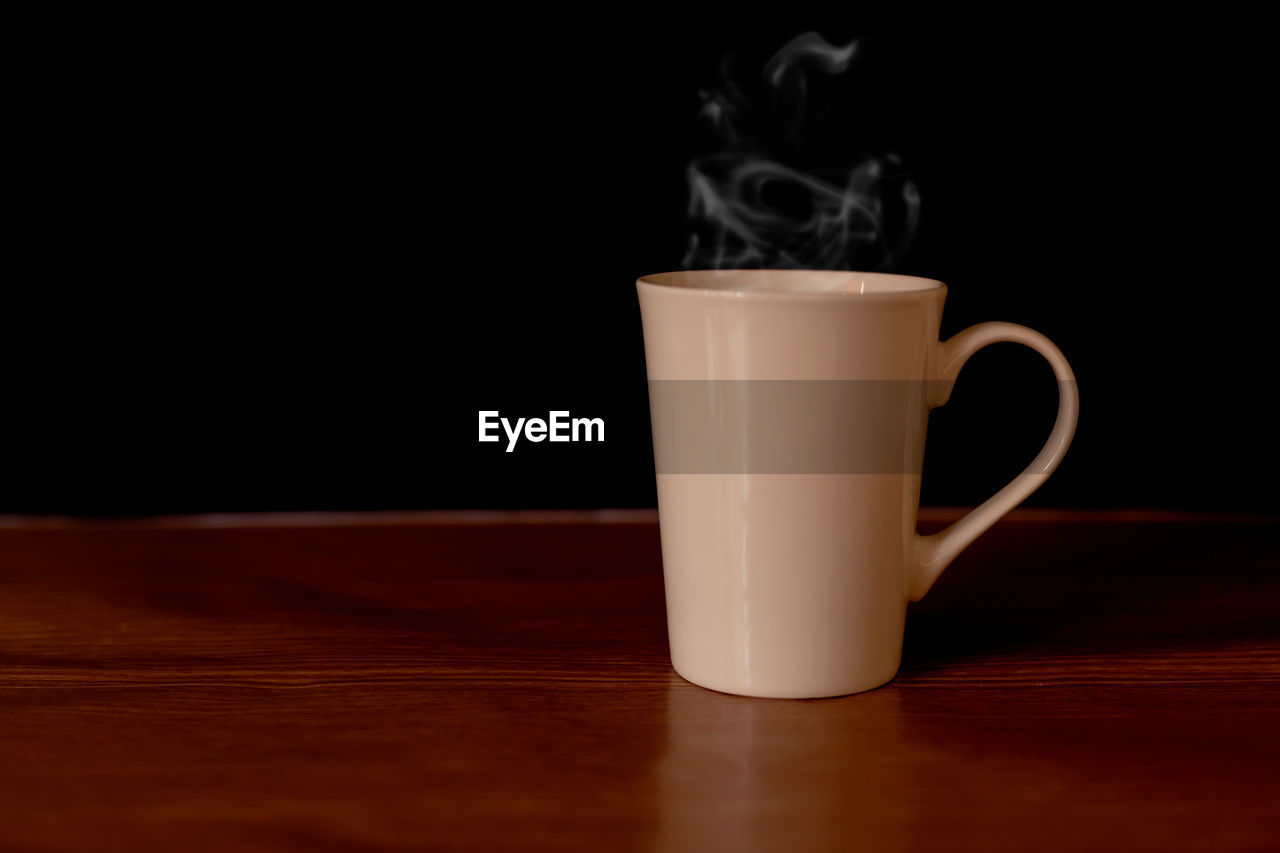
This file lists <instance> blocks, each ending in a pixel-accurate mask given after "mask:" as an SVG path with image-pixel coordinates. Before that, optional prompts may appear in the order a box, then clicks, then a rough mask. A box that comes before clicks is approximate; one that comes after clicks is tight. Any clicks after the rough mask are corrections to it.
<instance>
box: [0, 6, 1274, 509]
mask: <svg viewBox="0 0 1280 853" xmlns="http://www.w3.org/2000/svg"><path fill="white" fill-rule="evenodd" d="M606 12H607V13H606ZM455 13H456V10H455ZM808 29H816V30H818V31H819V32H821V33H822V34H823V35H825V36H826V37H827V38H829V39H830V40H832V41H833V42H840V41H844V40H847V39H850V38H853V37H855V36H862V37H866V38H867V39H868V42H867V44H868V45H869V46H870V47H869V51H870V52H869V54H868V56H869V58H868V61H867V62H866V64H865V65H863V66H858V69H857V70H858V73H859V74H860V75H861V76H860V77H859V78H858V80H857V84H856V85H857V93H858V97H857V98H856V100H855V101H854V102H852V103H850V104H849V105H848V107H847V109H848V110H849V111H850V113H849V114H850V115H853V116H856V121H857V122H858V123H859V125H860V126H861V127H863V128H865V133H866V136H867V138H868V139H869V140H870V141H871V143H873V144H874V145H875V146H877V147H880V148H883V149H888V150H893V151H896V152H897V153H898V154H899V155H900V156H901V157H902V159H903V161H904V162H905V163H906V164H907V166H908V167H909V168H910V170H911V172H912V173H913V174H914V176H915V179H916V182H917V184H918V186H919V188H920V193H921V197H922V214H923V218H922V223H921V231H920V233H919V235H918V238H917V240H916V242H915V244H914V247H913V248H912V249H911V251H910V252H909V253H908V254H907V256H906V257H905V258H903V259H902V261H901V262H900V263H899V264H898V265H897V267H896V271H898V272H904V273H910V274H917V275H925V276H929V277H934V278H939V279H942V280H944V281H946V282H947V283H948V285H949V286H950V296H949V300H948V309H947V313H946V315H945V317H944V328H943V332H944V335H949V334H953V333H954V332H956V331H959V330H960V329H962V328H964V327H966V326H968V325H970V324H972V323H975V322H980V321H984V320H1010V321H1014V322H1019V323H1024V324H1027V325H1029V326H1032V327H1034V328H1036V329H1039V330H1041V331H1043V332H1044V333H1045V334H1047V335H1048V336H1049V337H1050V338H1052V339H1053V340H1054V341H1055V342H1057V343H1058V345H1059V346H1060V347H1061V348H1062V350H1063V351H1064V352H1065V353H1066V355H1067V357H1068V358H1069V359H1070V360H1071V362H1072V364H1073V365H1074V367H1075V370H1076V373H1077V377H1078V380H1079V383H1080V393H1081V400H1082V408H1081V412H1082V413H1081V420H1080V426H1079V431H1078V433H1077V436H1076V440H1075V443H1074V445H1073V447H1072V449H1071V451H1070V453H1069V454H1068V456H1067V458H1066V460H1065V462H1064V463H1063V465H1062V468H1061V469H1060V470H1059V472H1058V473H1057V474H1056V475H1055V477H1054V478H1053V479H1052V480H1051V481H1050V482H1049V483H1048V484H1047V485H1046V486H1045V487H1044V488H1043V489H1042V490H1041V491H1040V492H1039V493H1038V494H1037V495H1036V496H1034V498H1033V499H1032V500H1031V503H1033V504H1039V505H1046V506H1066V507H1099V506H1101V507H1129V506H1156V507H1172V508H1192V509H1210V510H1223V511H1241V510H1245V511H1250V510H1252V511H1274V510H1276V509H1277V508H1280V501H1278V500H1277V498H1276V494H1277V492H1276V488H1275V486H1274V477H1275V474H1276V465H1275V461H1274V427H1273V425H1272V422H1271V417H1270V409H1271V405H1270V401H1271V400H1272V399H1274V397H1275V393H1276V390H1275V382H1274V378H1273V370H1272V366H1273V364H1274V362H1275V359H1276V352H1277V350H1276V343H1275V335H1274V329H1275V314H1274V306H1275V304H1276V300H1275V296H1274V293H1275V289H1276V284H1277V276H1276V273H1275V268H1274V261H1273V259H1272V255H1273V252H1272V246H1273V245H1274V243H1273V241H1274V239H1275V236H1274V235H1275V224H1276V223H1275V217H1274V214H1273V213H1272V212H1271V201H1270V199H1271V198H1273V197H1274V196H1273V190H1274V188H1275V181H1274V172H1275V166H1274V164H1275V153H1274V151H1275V149H1274V147H1273V145H1272V143H1271V140H1270V139H1267V138H1264V137H1263V129H1264V127H1266V126H1267V124H1268V121H1267V120H1268V119H1269V118H1270V117H1271V116H1270V113H1272V112H1273V111H1274V98H1273V91H1272V88H1273V87H1272V85H1271V83H1270V82H1268V81H1271V80H1272V79H1273V74H1274V69H1272V68H1271V63H1270V62H1269V61H1268V60H1267V59H1266V57H1267V54H1268V51H1269V50H1270V48H1271V45H1269V44H1268V43H1267V36H1266V31H1265V29H1264V28H1262V27H1261V26H1260V24H1259V22H1257V21H1250V20H1238V21H1237V20H1228V19H1226V18H1225V17H1219V18H1215V19H1207V18H1204V17H1186V18H1180V19H1163V18H1152V19H1138V18H1133V19H1123V20H1122V19H1118V18H1116V17H1115V16H1114V15H1094V16H1080V17H1076V18H1070V19H1067V18H1061V17H1055V16H1050V15H1047V14H1046V15H1043V16H1042V17H1027V16H1026V15H1025V13H1024V14H1023V15H1021V16H1018V17H1013V18H1003V17H991V18H985V19H978V18H973V17H965V18H960V17H957V16H954V15H953V16H950V17H948V18H945V19H939V18H925V17H922V16H920V17H908V16H900V15H899V16H894V15H887V14H874V13H869V12H866V11H860V10H857V9H850V10H847V11H841V12H838V13H833V12H831V11H827V12H825V13H822V14H816V15H814V14H808V13H806V12H804V11H802V10H799V9H797V7H796V6H794V4H789V5H788V7H787V10H786V11H780V12H778V13H777V14H776V15H772V16H769V17H759V16H758V13H757V16H755V17H744V15H743V13H742V12H737V13H732V12H729V13H725V14H715V13H710V12H708V13H706V14H705V16H704V17H702V18H698V19H693V18H691V16H690V13H689V12H688V11H687V10H682V11H680V12H678V13H676V12H673V13H670V14H668V13H662V12H658V11H655V10H653V9H650V8H641V7H609V8H608V9H607V10H606V9H605V8H604V7H600V8H598V9H596V10H595V11H594V12H590V11H588V12H580V13H572V14H570V13H559V14H558V15H552V14H545V13H541V12H539V13H537V14H534V13H531V12H525V13H520V15H519V16H518V17H516V16H513V15H512V14H511V13H508V12H506V11H500V10H498V9H497V8H496V7H495V8H492V9H490V8H477V9H476V10H475V11H474V13H473V14H472V15H471V17H470V19H469V20H464V19H462V18H453V19H451V20H449V21H448V22H445V20H444V19H443V18H442V19H439V20H430V19H423V20H391V19H385V20H374V19H371V18H366V19H361V20H352V19H349V18H346V17H335V18H328V19H323V20H322V19H318V18H316V17H315V16H314V13H310V12H308V13H307V15H306V16H303V17H298V18H289V19H283V20H265V19H262V18H261V17H254V18H245V19H233V18H225V17H224V18H216V19H215V18H208V19H199V20H196V19H184V20H177V19H155V18H147V19H139V20H125V19H121V18H118V17H109V18H98V19H86V18H75V19H67V20H59V21H53V22H42V23H41V24H40V25H33V26H32V28H31V30H30V32H28V33H26V34H25V36H24V38H25V40H26V42H27V51H26V53H25V55H24V59H23V60H22V61H21V62H19V72H18V74H17V76H16V77H15V79H14V84H15V85H14V89H15V92H16V100H15V101H14V102H13V103H11V105H10V110H9V112H10V121H9V123H8V124H9V131H8V134H9V136H10V141H11V142H12V143H15V147H16V148H18V149H19V150H20V151H21V154H20V155H19V156H15V157H11V158H10V178H11V181H10V183H11V185H12V194H11V197H10V198H11V204H10V207H11V210H12V211H13V212H14V213H15V216H14V219H15V221H14V222H13V224H12V225H11V227H10V229H9V232H10V233H9V237H10V240H9V241H8V242H9V244H10V252H11V254H10V256H9V258H10V262H9V264H7V267H8V274H7V275H6V277H5V278H6V283H5V285H4V292H5V308H4V310H3V313H2V323H3V328H2V330H0V350H2V352H3V356H4V364H5V365H6V378H7V381H6V383H5V403H4V421H3V425H2V426H0V443H2V444H0V446H3V448H4V459H5V464H4V470H3V473H2V474H0V512H19V513H24V512H33V513H89V514H131V513H157V512H188V511H201V510H258V509H284V508H297V509H304V508H329V509H339V508H382V507H387V508H391V507H398V508H413V507H460V508H461V507H601V506H652V505H653V504H654V501H655V496H654V484H653V471H652V456H651V454H650V449H649V435H648V423H647V418H648V410H647V399H646V388H645V377H644V363H643V350H642V344H641V337H640V322H639V313H638V308H637V303H636V297H635V292H634V287H633V284H632V282H633V280H634V279H635V278H636V277H637V276H638V275H641V274H644V273H649V272H657V271H662V270H667V269H673V268H677V267H678V266H679V265H680V260H681V257H682V254H683V250H684V241H685V222H684V206H685V201H686V195H685V185H684V167H685V164H686V162H687V161H688V159H689V157H690V155H691V154H692V152H693V147H694V140H695V128H694V121H693V119H694V114H695V112H696V110H697V104H698V101H697V91H698V88H699V87H700V86H704V85H706V84H707V83H709V82H710V81H711V79H712V77H713V75H714V74H715V72H716V69H717V66H718V63H719V61H720V58H721V57H722V56H723V55H724V53H725V52H726V51H730V50H735V51H747V52H750V51H756V52H762V54H763V55H767V54H768V52H769V51H771V50H773V49H775V48H776V47H778V46H780V45H781V44H782V43H783V42H785V41H786V40H787V39H789V38H791V37H792V36H794V35H796V34H798V33H800V32H803V31H805V30H808ZM1055 405H1056V389H1055V388H1054V383H1053V381H1052V375H1051V374H1050V372H1049V370H1048V368H1047V366H1045V365H1044V364H1043V363H1042V362H1041V361H1040V360H1039V359H1038V357H1037V356H1036V355H1034V354H1033V353H1031V352H1030V351H1028V350H1025V349H1022V348H1019V347H1015V346H1013V345H1002V346H997V347H993V348H990V349H988V350H985V351H983V352H982V353H979V354H978V355H977V356H975V357H974V359H973V360H972V361H971V362H970V363H969V366H968V367H966V369H965V371H964V373H963V374H962V378H961V380H960V382H959V384H958V385H957V388H956V392H955V394H954V396H953V398H952V401H951V402H950V403H949V404H948V405H947V406H946V407H945V408H943V409H940V410H938V411H937V412H935V414H934V415H933V419H932V421H931V425H930V439H929V450H928V457H927V460H926V475H925V483H924V495H923V498H924V501H925V502H926V503H933V504H957V505H963V504H972V503H976V502H978V501H980V500H981V499H983V498H984V497H986V496H987V495H988V494H990V493H991V492H993V491H994V490H995V489H997V488H998V487H999V486H1000V485H1001V484H1002V483H1003V482H1004V481H1006V480H1008V479H1009V478H1010V477H1012V476H1013V475H1014V474H1015V473H1016V472H1017V471H1019V470H1021V467H1022V466H1023V465H1025V464H1026V463H1027V462H1028V461H1030V459H1031V458H1032V457H1033V456H1034V455H1035V453H1036V451H1037V450H1038V448H1039V445H1040V443H1041V442H1042V441H1043V438H1044V436H1045V435H1047V432H1048V429H1049V426H1050V424H1051V423H1052V420H1053V415H1054V410H1055ZM479 409H497V410H500V411H501V412H502V413H503V415H510V416H513V417H520V416H524V417H529V416H543V417H545V414H546V412H547V411H548V410H550V409H568V410H570V411H572V412H573V413H574V414H575V415H582V416H592V417H603V418H604V419H605V421H606V424H607V428H606V429H607V440H606V442H605V443H604V444H602V445H583V444H556V445H552V444H548V443H543V444H537V445H534V444H528V443H523V444H521V445H520V446H518V447H517V449H516V452H514V453H511V454H506V453H503V452H502V445H500V444H485V445H481V444H479V443H477V441H476V412H477V410H479Z"/></svg>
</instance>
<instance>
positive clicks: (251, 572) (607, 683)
mask: <svg viewBox="0 0 1280 853" xmlns="http://www.w3.org/2000/svg"><path fill="white" fill-rule="evenodd" d="M944 520H945V517H943V516H942V515H939V517H937V518H932V523H933V524H935V525H936V524H938V523H941V522H942V521H944ZM1277 529H1278V528H1277V525H1276V524H1275V522H1274V520H1265V519H1236V520H1230V519H1195V518H1191V517H1181V516H1177V517H1161V516H1155V517H1146V518H1144V517H1143V516H1133V515H1130V516H1126V517H1109V516H1105V515H1100V516H1090V515H1088V514H1079V513H1076V514H1065V515H1064V514H1059V515H1052V514H1051V515H1048V516H1041V517H1037V516H1035V515H1034V514H1032V515H1027V514H1023V515H1021V516H1018V517H1015V519H1014V520H1012V521H1009V522H1005V523H1002V524H1000V525H998V526H997V527H996V529H995V530H993V531H992V532H991V533H990V534H988V535H987V536H985V537H984V538H982V539H981V540H979V542H978V543H977V544H976V545H975V546H974V547H973V548H972V549H970V550H969V551H968V552H966V553H965V554H964V555H962V556H961V558H960V559H958V560H957V561H956V563H955V564H954V565H953V567H952V568H951V569H949V570H948V571H947V573H946V574H944V575H943V577H942V579H941V580H940V581H939V583H938V585H937V586H936V587H935V588H934V590H933V591H932V592H931V593H930V594H929V596H928V597H927V598H926V599H925V600H924V601H923V602H921V603H920V604H919V605H916V606H914V607H913V609H912V612H911V615H910V618H909V620H908V635H907V642H906V650H905V656H904V662H903V668H902V672H901V674H900V675H899V677H898V678H897V679H896V680H895V681H894V682H892V683H891V684H890V685H888V686H886V687H884V688H882V689H880V690H876V691H872V692H870V693H866V694H862V695H859V696H851V697H844V698H839V699H827V700H814V701H788V700H761V699H747V698H742V697H734V696H726V695H721V694H717V693H713V692H711V691H707V690H703V689H701V688H698V687H694V686H692V685H689V684H687V683H685V682H683V681H682V680H681V679H680V678H679V677H678V676H676V675H674V673H673V672H672V671H671V669H670V664H669V660H668V657H667V651H666V637H665V625H664V615H663V598H662V584H661V564H660V557H659V550H658V537H657V529H656V526H655V525H654V523H653V520H652V517H650V516H645V515H643V514H622V515H620V516H613V517H610V516H584V515H582V514H577V515H567V516H555V515H545V514H544V515H542V516H539V517H536V518H533V519H529V518H525V519H524V520H523V521H522V520H520V519H519V518H512V517H509V516H505V517H498V516H492V515H490V516H478V517H471V518H466V517H457V516H454V517H451V518H449V517H446V518H443V519H441V518H438V517H435V518H432V517H419V516H411V515H402V516H398V517H395V518H385V517H384V518H382V520H381V521H378V520H377V517H374V518H372V519H371V518H368V517H364V518H353V517H349V516H344V517H325V516H316V517H309V518H305V519H304V518H298V517H294V518H291V519H276V520H275V521H274V522H271V521H270V519H268V520H267V521H266V522H264V521H262V520H261V519H259V520H258V521H256V522H254V523H247V522H246V523H243V524H238V523H234V522H231V523H228V522H227V520H226V519H223V521H222V523H201V522H200V520H199V519H189V520H186V521H184V522H181V523H175V522H173V521H172V520H170V521H168V522H166V521H165V520H155V521H131V522H109V521H96V522H77V521H74V520H61V521H59V522H57V523H50V522H48V521H45V522H33V523H30V524H26V523H24V522H23V520H21V519H12V518H11V519H7V520H6V522H5V524H4V525H2V526H0V848H3V849H6V850H10V849H12V850H130V851H138V850H166V851H172V850H257V849H296V850H322V851H323V850H350V849H371V850H382V849H386V850H393V849H394V850H401V849H471V850H531V849H569V850H573V849H589V850H651V849H659V850H698V851H703V850H708V849H712V850H719V849H724V850H757V849H759V850H788V851H790V850H801V849H814V850H827V849H830V850H848V849H852V848H865V849H871V850H907V849H911V850H915V849H926V850H929V849H967V850H984V851H985V850H1028V849H1040V850H1044V849H1072V850H1078V849H1115V848H1125V849H1146V850H1182V849H1197V850H1215V851H1216V850H1250V849H1256V850H1264V849H1275V848H1276V846H1277V845H1280V817H1278V815H1280V811H1278V810H1277V806H1276V804H1277V803H1280V774H1278V773H1277V768H1280V537H1277Z"/></svg>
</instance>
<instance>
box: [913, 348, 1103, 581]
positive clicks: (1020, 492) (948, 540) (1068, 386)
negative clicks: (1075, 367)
mask: <svg viewBox="0 0 1280 853" xmlns="http://www.w3.org/2000/svg"><path fill="white" fill-rule="evenodd" d="M1001 341H1012V342H1014V343H1019V344H1025V345H1026V346H1029V347H1031V348H1032V349H1033V350H1035V351H1036V352H1038V353H1040V354H1041V355H1042V356H1044V358H1045V360H1046V361H1048V362H1049V365H1050V366H1051V367H1052V368H1053V373H1054V376H1056V377H1057V379H1058V419H1057V420H1056V421H1055V422H1054V424H1053V432H1051V433H1050V434H1049V440H1048V441H1047V442H1045V445H1044V447H1043V448H1042V449H1041V451H1040V454H1039V455H1038V456H1036V458H1035V459H1034V460H1032V462H1031V464H1030V465H1028V466H1027V468H1026V470H1024V471H1023V472H1022V473H1021V474H1019V475H1018V476H1017V477H1015V478H1014V480H1013V482H1011V483H1009V484H1008V485H1007V486H1005V487H1004V488H1003V489H1001V490H1000V491H998V492H996V493H995V494H994V495H992V496H991V497H990V498H988V499H987V500H986V502H985V503H983V504H981V505H979V506H978V507H977V508H976V509H973V510H971V511H970V512H969V513H968V514H967V515H965V516H964V518H961V519H960V520H959V521H957V522H955V523H954V524H952V525H951V526H949V527H947V528H946V529H944V530H942V531H940V532H938V533H934V534H932V535H930V536H921V535H919V534H914V536H915V539H914V545H915V551H914V556H915V560H914V561H912V564H911V565H913V566H914V574H913V576H912V577H911V578H910V579H909V580H908V584H907V595H908V597H909V598H910V599H911V600H912V601H919V600H920V599H921V598H922V597H923V596H924V594H925V593H926V592H928V591H929V588H930V587H931V586H933V582H934V581H936V580H937V579H938V576H939V575H940V574H942V570H943V569H945V568H946V567H947V566H948V565H949V564H950V563H951V561H952V560H954V559H955V558H956V555H957V554H959V553H960V552H961V551H963V550H964V549H965V548H967V547H968V546H969V545H970V544H971V543H972V542H973V540H975V539H977V538H978V537H979V536H980V535H982V534H983V533H984V532H986V530H987V529H988V528H989V527H991V525H993V524H995V523H996V522H997V521H999V520H1000V519H1001V518H1002V517H1003V516H1004V514H1005V513H1007V512H1008V511H1009V510H1011V509H1013V508H1014V507H1015V506H1017V505H1018V504H1020V503H1022V502H1023V501H1024V500H1026V498H1027V496H1028V495H1030V494H1031V493H1032V492H1034V491H1035V490H1036V489H1038V488H1040V486H1041V484H1043V483H1044V481H1045V480H1047V479H1048V478H1049V475H1050V474H1052V473H1053V470H1054V469H1055V468H1057V467H1058V463H1059V462H1061V461H1062V456H1063V454H1064V453H1066V451H1067V446H1068V445H1069V444H1071V437H1072V436H1073V435H1075V431H1076V420H1077V418H1078V417H1079V414H1080V395H1079V393H1078V392H1077V389H1076V378H1075V374H1073V373H1072V372H1071V365H1069V364H1067V359H1066V358H1065V357H1064V356H1063V355H1062V351H1061V350H1059V349H1058V348H1057V347H1056V346H1054V345H1053V342H1052V341H1050V340H1049V339H1048V338H1046V337H1045V336H1044V335H1042V334H1040V333H1039V332H1037V331H1035V330H1034V329H1028V328H1027V327H1026V326H1019V325H1017V324H1016V323H979V324H978V325H976V326H970V327H969V328H967V329H965V330H964V331H963V332H960V333H959V334H958V335H955V336H953V337H950V338H948V339H947V340H945V341H942V342H941V343H939V344H938V351H937V361H936V362H935V364H937V365H938V368H937V374H936V378H937V379H938V380H940V381H939V382H938V383H937V385H936V386H935V387H938V388H939V389H940V390H941V393H940V394H939V395H938V396H937V397H936V398H935V399H932V400H930V401H929V405H930V407H937V406H941V405H942V404H944V403H946V402H947V399H948V398H949V397H950V396H951V389H952V387H953V386H954V384H955V379H956V376H957V375H958V374H959V373H960V368H962V367H964V363H965V362H966V361H968V360H969V357H970V356H972V355H973V354H974V353H975V352H977V351H978V350H980V349H982V348H983V347H985V346H987V345H988V344H994V343H999V342H1001Z"/></svg>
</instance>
